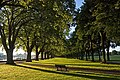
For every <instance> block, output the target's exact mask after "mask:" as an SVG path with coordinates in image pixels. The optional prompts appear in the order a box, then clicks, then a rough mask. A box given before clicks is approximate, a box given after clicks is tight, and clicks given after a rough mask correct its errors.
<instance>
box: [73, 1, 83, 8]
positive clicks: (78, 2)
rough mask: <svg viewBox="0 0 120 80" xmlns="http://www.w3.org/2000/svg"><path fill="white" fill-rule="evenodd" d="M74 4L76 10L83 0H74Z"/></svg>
mask: <svg viewBox="0 0 120 80" xmlns="http://www.w3.org/2000/svg"><path fill="white" fill-rule="evenodd" d="M75 2H76V8H80V6H81V5H82V2H84V0H75Z"/></svg>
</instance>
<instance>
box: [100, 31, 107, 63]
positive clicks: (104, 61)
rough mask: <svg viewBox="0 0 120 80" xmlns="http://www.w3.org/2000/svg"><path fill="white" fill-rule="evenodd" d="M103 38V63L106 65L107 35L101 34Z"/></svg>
mask: <svg viewBox="0 0 120 80" xmlns="http://www.w3.org/2000/svg"><path fill="white" fill-rule="evenodd" d="M101 36H102V37H101V38H102V51H103V52H102V53H103V54H102V55H103V59H102V62H103V63H106V55H105V41H106V33H105V32H101Z"/></svg>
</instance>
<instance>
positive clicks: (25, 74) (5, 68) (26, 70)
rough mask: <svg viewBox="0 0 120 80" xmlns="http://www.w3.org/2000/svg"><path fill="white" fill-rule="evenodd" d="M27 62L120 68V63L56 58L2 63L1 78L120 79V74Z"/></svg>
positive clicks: (0, 65)
mask: <svg viewBox="0 0 120 80" xmlns="http://www.w3.org/2000/svg"><path fill="white" fill-rule="evenodd" d="M27 64H42V65H51V66H54V64H65V65H67V66H68V67H79V68H93V69H103V70H120V65H113V64H100V63H97V62H95V63H93V62H89V61H81V60H77V59H67V58H54V59H49V60H40V61H33V62H30V63H26V64H17V65H16V66H12V65H6V64H0V80H120V75H118V74H108V73H99V72H89V71H84V70H69V71H67V72H65V71H56V69H55V68H45V67H41V66H32V65H27Z"/></svg>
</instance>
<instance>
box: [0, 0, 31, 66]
mask: <svg viewBox="0 0 120 80" xmlns="http://www.w3.org/2000/svg"><path fill="white" fill-rule="evenodd" d="M12 3H13V4H16V3H18V2H17V1H12ZM0 16H1V18H2V19H3V21H2V22H1V25H0V35H1V40H2V45H3V47H4V49H5V51H6V53H7V64H14V61H13V50H14V48H15V44H16V39H17V36H18V33H19V31H20V28H21V27H22V26H23V25H25V24H26V23H27V22H29V21H30V20H31V17H29V16H26V9H24V8H20V7H14V6H11V7H10V6H6V7H4V9H3V10H2V12H1V15H0Z"/></svg>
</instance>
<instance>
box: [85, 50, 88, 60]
mask: <svg viewBox="0 0 120 80" xmlns="http://www.w3.org/2000/svg"><path fill="white" fill-rule="evenodd" d="M85 56H86V61H88V51H87V50H86V51H85Z"/></svg>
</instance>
